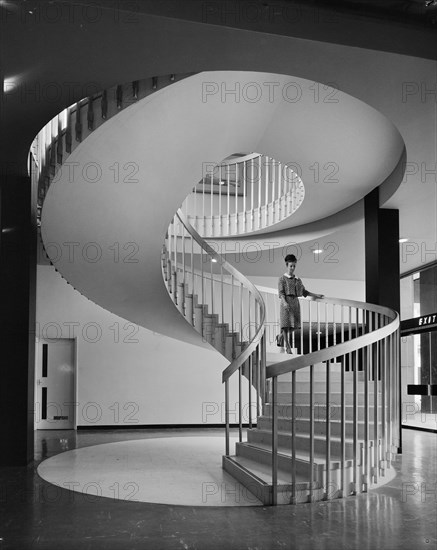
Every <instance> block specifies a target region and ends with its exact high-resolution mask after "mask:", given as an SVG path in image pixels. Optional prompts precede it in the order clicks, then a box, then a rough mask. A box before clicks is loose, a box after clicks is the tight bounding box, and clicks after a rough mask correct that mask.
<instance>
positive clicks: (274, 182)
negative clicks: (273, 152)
mask: <svg viewBox="0 0 437 550" xmlns="http://www.w3.org/2000/svg"><path fill="white" fill-rule="evenodd" d="M271 160H272V223H275V221H276V208H275V186H276V170H275V161H274V159H271Z"/></svg>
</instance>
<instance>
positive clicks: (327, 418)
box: [325, 361, 331, 500]
mask: <svg viewBox="0 0 437 550" xmlns="http://www.w3.org/2000/svg"><path fill="white" fill-rule="evenodd" d="M325 365H326V415H325V422H326V493H325V497H326V500H329V499H330V485H331V421H330V408H331V401H330V399H331V396H330V383H331V380H330V367H331V362H330V361H325Z"/></svg>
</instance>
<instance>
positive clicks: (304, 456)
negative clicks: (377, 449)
mask: <svg viewBox="0 0 437 550" xmlns="http://www.w3.org/2000/svg"><path fill="white" fill-rule="evenodd" d="M240 445H244V446H245V447H252V448H254V449H260V450H262V451H268V452H270V453H271V452H272V447H271V445H268V444H267V443H261V442H256V443H252V442H250V443H249V442H247V441H245V442H243V443H240ZM278 454H280V455H283V456H286V457H289V458H291V449H288V448H286V447H281V446H279V445H278ZM296 458H297V459H298V460H301V461H303V462H308V463H309V454H308V453H307V452H302V451H300V450H298V449H296ZM340 460H341V457H340V456H336V455H335V454H334V453H332V452H331V463H333V462H339V461H340ZM254 462H256V461H254ZM345 462H346V464H347V463H349V462H351V459H350V458H346V459H345ZM256 463H257V462H256ZM325 464H326V454H325V453H319V452H317V451H316V450H314V465H315V466H324V465H325Z"/></svg>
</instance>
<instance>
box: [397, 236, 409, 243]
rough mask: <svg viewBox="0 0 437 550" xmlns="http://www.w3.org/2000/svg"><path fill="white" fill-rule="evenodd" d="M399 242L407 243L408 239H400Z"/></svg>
mask: <svg viewBox="0 0 437 550" xmlns="http://www.w3.org/2000/svg"><path fill="white" fill-rule="evenodd" d="M399 242H400V243H406V242H408V239H407V238H406V237H402V238H401V239H399Z"/></svg>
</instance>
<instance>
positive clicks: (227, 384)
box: [225, 379, 229, 456]
mask: <svg viewBox="0 0 437 550" xmlns="http://www.w3.org/2000/svg"><path fill="white" fill-rule="evenodd" d="M225 436H226V444H225V454H226V456H229V379H228V380H226V381H225Z"/></svg>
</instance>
